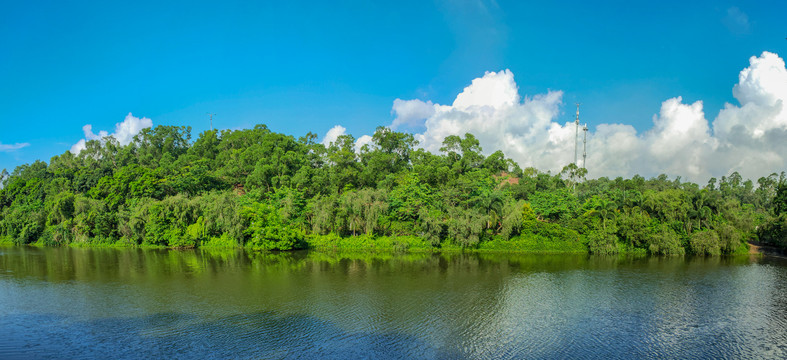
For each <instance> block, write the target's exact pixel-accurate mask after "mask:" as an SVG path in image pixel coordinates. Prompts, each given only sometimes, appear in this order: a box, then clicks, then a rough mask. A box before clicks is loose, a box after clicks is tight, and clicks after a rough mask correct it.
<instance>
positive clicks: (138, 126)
mask: <svg viewBox="0 0 787 360" xmlns="http://www.w3.org/2000/svg"><path fill="white" fill-rule="evenodd" d="M152 126H153V121H152V120H150V119H148V118H146V117H142V118H138V117H135V116H134V115H132V114H131V113H128V115H126V118H125V119H123V122H120V123H117V124H115V132H113V133H111V134H110V133H108V132H107V131H104V130H102V131H99V132H98V134H94V133H93V125H90V124H87V125H85V126H83V127H82V132H83V133H84V134H85V138H84V139H81V140H79V141H78V142H77V143H76V144H74V145H73V146H71V152H72V153H73V154H79V152H81V151H82V150H84V149H85V143H86V142H87V141H89V140H101V139H103V138H104V137H107V136H112V137H113V138H115V140H117V141H118V143H120V145H124V146H125V145H128V144H130V143H131V141H132V140H133V139H134V135H136V134H138V133H139V132H140V131H141V130H142V129H145V128H149V127H152Z"/></svg>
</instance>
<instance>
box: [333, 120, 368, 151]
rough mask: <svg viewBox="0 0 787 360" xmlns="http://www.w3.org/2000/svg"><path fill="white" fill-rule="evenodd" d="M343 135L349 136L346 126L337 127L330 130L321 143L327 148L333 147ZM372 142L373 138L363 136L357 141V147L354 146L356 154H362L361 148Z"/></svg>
mask: <svg viewBox="0 0 787 360" xmlns="http://www.w3.org/2000/svg"><path fill="white" fill-rule="evenodd" d="M342 135H347V129H346V128H345V127H344V126H341V125H336V126H334V127H332V128H331V129H330V130H328V132H327V133H325V136H323V138H322V142H321V143H322V144H323V145H325V147H328V146H331V144H333V143H334V142H336V139H338V138H339V136H342ZM371 142H372V137H371V136H369V135H363V136H361V137H359V138H358V139H356V140H355V145H353V148H354V149H355V152H360V151H361V147H363V146H364V145H366V144H369V143H371Z"/></svg>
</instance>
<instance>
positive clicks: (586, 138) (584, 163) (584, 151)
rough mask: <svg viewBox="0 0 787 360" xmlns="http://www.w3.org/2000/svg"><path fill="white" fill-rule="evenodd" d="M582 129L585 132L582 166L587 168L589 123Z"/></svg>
mask: <svg viewBox="0 0 787 360" xmlns="http://www.w3.org/2000/svg"><path fill="white" fill-rule="evenodd" d="M582 131H584V132H585V137H584V138H583V139H582V168H583V169H587V167H586V166H585V165H586V163H587V161H588V124H585V125H584V126H583V127H582Z"/></svg>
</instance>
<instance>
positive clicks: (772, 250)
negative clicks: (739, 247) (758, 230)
mask: <svg viewBox="0 0 787 360" xmlns="http://www.w3.org/2000/svg"><path fill="white" fill-rule="evenodd" d="M749 254H751V255H757V254H762V255H769V256H778V257H784V255H785V254H784V251H783V250H782V249H779V248H777V247H773V246H768V245H764V244H763V243H760V242H756V241H750V242H749Z"/></svg>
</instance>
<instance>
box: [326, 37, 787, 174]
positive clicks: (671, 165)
mask: <svg viewBox="0 0 787 360" xmlns="http://www.w3.org/2000/svg"><path fill="white" fill-rule="evenodd" d="M749 63H750V65H749V67H747V68H745V69H743V70H742V71H741V72H740V75H739V79H738V83H737V84H736V85H735V86H734V87H733V95H734V97H735V99H737V100H738V102H739V103H740V105H739V106H738V105H733V104H729V103H728V104H725V106H724V109H722V110H721V111H720V112H719V113H718V115H717V116H716V118H715V119H714V120H713V121H712V122H710V121H709V120H708V119H707V118H706V115H705V111H704V109H703V104H702V102H701V101H697V102H694V103H691V104H686V103H684V102H683V99H682V98H681V97H680V96H678V97H675V98H671V99H667V100H666V101H664V102H663V103H662V105H661V109H660V110H659V111H658V113H657V114H655V115H654V116H653V120H652V127H651V128H650V129H649V130H647V131H645V132H643V133H638V132H637V131H636V129H634V127H633V126H631V125H626V124H589V128H590V131H589V132H588V144H587V147H588V158H587V164H586V167H587V169H588V176H589V177H591V178H595V177H601V176H608V177H617V176H626V177H630V176H633V175H634V174H640V175H643V176H646V177H651V176H656V175H658V174H662V173H664V174H667V175H669V176H681V177H682V178H683V179H688V180H691V181H695V182H705V181H707V180H708V179H709V178H710V177H720V176H723V175H727V174H730V173H731V172H733V171H738V172H740V173H741V175H743V176H744V177H747V178H752V179H756V178H758V177H760V176H767V175H768V174H770V173H772V172H779V171H784V170H785V169H786V168H787V109H785V103H787V69H785V63H784V60H783V59H782V58H780V57H779V56H778V55H776V54H774V53H770V52H764V53H762V55H760V56H754V57H752V58H751V59H750V60H749ZM562 97H563V93H562V92H561V91H549V92H547V93H546V94H538V95H534V96H532V97H529V96H525V97H522V96H520V94H519V88H518V87H517V84H516V82H515V81H514V74H513V73H511V71H509V70H503V71H500V72H487V73H486V74H484V76H483V77H481V78H477V79H475V80H473V81H472V83H471V84H470V85H469V86H467V87H466V88H465V89H464V90H463V91H462V92H461V93H460V94H458V95H457V96H456V98H455V100H454V102H453V103H452V104H450V105H441V104H436V103H432V102H431V101H422V100H401V99H396V100H395V101H394V103H393V107H392V114H394V116H395V118H394V120H393V123H392V124H391V125H390V127H391V128H392V129H396V128H398V127H400V126H402V125H407V126H409V127H411V128H412V127H422V128H423V129H424V130H423V131H422V132H420V133H415V134H414V136H415V138H416V139H417V140H418V141H419V143H420V144H419V146H421V147H423V148H425V149H426V150H429V151H432V152H438V151H439V148H440V146H441V144H442V141H443V139H444V138H445V137H446V136H448V135H460V136H461V135H464V134H465V133H472V134H473V135H475V136H476V137H477V138H478V139H479V141H480V143H481V146H482V147H483V148H484V151H485V152H486V153H487V154H489V153H492V152H494V151H496V150H502V151H503V152H504V153H505V154H506V156H508V157H510V158H512V159H514V160H515V161H517V162H518V163H519V164H520V166H522V167H528V166H532V167H535V168H538V169H540V170H551V171H553V172H554V171H559V170H560V169H561V168H562V167H563V166H565V165H566V164H569V163H571V162H573V160H574V146H575V144H574V134H575V131H576V129H575V127H574V124H573V122H566V123H559V122H557V121H556V119H557V117H558V115H559V112H560V108H561V106H562ZM337 128H341V133H342V134H344V131H345V129H344V128H343V127H341V126H337V127H334V128H333V129H331V131H329V135H331V136H328V135H326V137H325V139H326V140H328V139H334V140H335V137H333V135H332V132H334V130H336V129H337ZM337 131H338V130H337ZM581 136H582V131H581V129H580V140H579V144H578V147H579V153H580V154H579V165H582V155H581V152H582V140H581ZM324 141H325V140H324Z"/></svg>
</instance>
